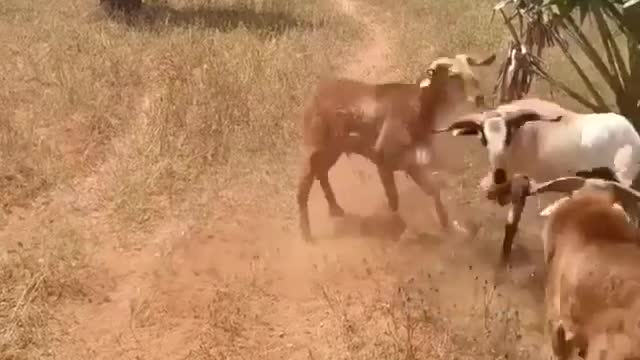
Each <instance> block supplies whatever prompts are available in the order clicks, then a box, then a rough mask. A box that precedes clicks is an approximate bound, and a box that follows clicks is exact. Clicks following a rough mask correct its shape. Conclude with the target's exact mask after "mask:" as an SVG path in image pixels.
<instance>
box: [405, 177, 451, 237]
mask: <svg viewBox="0 0 640 360" xmlns="http://www.w3.org/2000/svg"><path fill="white" fill-rule="evenodd" d="M407 174H408V175H409V177H410V178H411V180H413V181H414V182H415V183H416V185H418V186H419V187H420V189H422V191H424V192H425V193H426V194H427V195H429V196H431V198H433V201H434V202H435V207H436V213H437V215H438V220H439V221H440V225H441V226H442V227H443V228H444V229H450V223H449V215H448V213H447V210H446V209H445V207H444V204H443V203H442V199H441V198H440V189H439V188H438V186H437V185H436V184H435V183H434V182H433V179H432V178H431V176H430V175H429V173H428V172H427V171H426V168H424V167H419V166H412V167H410V168H409V169H408V170H407Z"/></svg>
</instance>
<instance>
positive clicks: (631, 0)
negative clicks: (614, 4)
mask: <svg viewBox="0 0 640 360" xmlns="http://www.w3.org/2000/svg"><path fill="white" fill-rule="evenodd" d="M638 3H640V0H629V1H627V2H625V3H624V5H622V7H623V8H625V9H626V8H628V7H631V6H633V5H637V4H638Z"/></svg>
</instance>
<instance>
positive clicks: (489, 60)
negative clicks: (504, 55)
mask: <svg viewBox="0 0 640 360" xmlns="http://www.w3.org/2000/svg"><path fill="white" fill-rule="evenodd" d="M495 60H496V54H495V53H494V54H491V55H489V57H487V58H486V59H484V60H481V61H478V60H476V59H475V58H473V57H471V56H467V64H469V66H488V65H491V64H493V62H494V61H495Z"/></svg>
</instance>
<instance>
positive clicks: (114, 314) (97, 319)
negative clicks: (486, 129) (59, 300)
mask: <svg viewBox="0 0 640 360" xmlns="http://www.w3.org/2000/svg"><path fill="white" fill-rule="evenodd" d="M336 1H339V5H340V7H341V8H342V9H343V11H344V12H345V13H346V14H348V15H349V16H352V17H354V18H355V19H356V20H358V21H359V22H360V23H361V24H362V26H363V27H365V29H366V31H365V33H366V34H367V35H368V37H367V38H366V39H365V40H364V42H363V43H362V44H357V45H356V46H357V47H358V48H357V51H356V54H355V55H354V56H353V57H351V58H349V59H348V63H347V65H346V66H345V67H344V69H343V71H342V75H344V76H348V77H352V78H359V79H365V80H369V81H386V80H392V79H394V78H395V77H397V73H396V72H395V71H394V69H393V66H392V63H391V62H390V60H389V58H390V54H391V52H392V51H393V48H392V47H393V46H394V45H393V43H392V42H391V41H390V40H389V37H390V34H392V32H393V29H394V27H393V26H392V25H393V24H392V23H391V22H390V21H389V20H390V19H389V18H387V17H385V16H384V14H380V13H379V12H376V11H374V9H373V7H370V6H368V5H367V4H366V3H364V2H360V1H356V0H336ZM150 90H151V89H150ZM157 96H158V94H155V93H154V92H153V91H149V92H148V93H147V94H145V95H144V96H141V97H140V100H139V101H138V103H137V108H138V113H139V116H140V119H139V120H140V121H144V120H145V119H146V117H147V112H148V108H149V104H150V103H152V102H154V101H156V100H155V98H156V97H157ZM439 145H440V146H442V148H441V149H442V151H446V153H447V154H448V157H449V158H450V159H451V160H452V165H451V167H450V168H448V169H445V170H441V172H440V175H439V178H441V179H443V180H442V181H443V183H444V184H446V185H447V188H446V191H445V194H446V196H445V199H446V200H447V205H448V206H449V209H450V211H451V213H452V215H453V216H454V217H455V218H457V219H461V220H463V221H465V222H468V223H471V224H472V225H475V227H476V228H477V230H478V233H477V234H476V236H475V237H473V238H462V237H453V236H447V235H444V234H441V233H440V232H439V229H438V226H437V222H436V221H435V218H434V213H433V203H432V201H431V200H430V199H429V198H428V197H427V196H426V195H424V194H422V193H421V192H420V191H419V190H418V188H417V187H416V186H415V185H414V184H413V183H411V182H409V181H408V179H407V178H405V177H404V176H400V175H396V179H397V181H398V185H399V188H400V202H401V213H402V216H403V218H404V219H405V220H406V221H407V222H408V223H409V224H410V225H411V226H415V227H417V228H420V229H422V230H424V231H425V232H426V233H427V234H428V235H425V236H422V237H420V238H419V239H416V240H409V241H394V240H391V239H388V238H378V237H373V236H359V235H357V234H354V233H347V234H344V233H343V234H342V235H341V236H338V235H340V234H338V235H336V236H334V235H333V234H332V233H333V231H334V230H335V229H338V230H340V229H343V228H349V226H350V225H354V224H350V222H353V221H350V220H345V221H342V222H341V223H332V222H331V221H330V220H329V219H328V216H327V209H326V203H325V201H324V199H323V197H322V195H321V192H320V189H319V186H317V185H314V188H313V190H312V195H311V199H310V204H311V219H312V228H313V231H314V233H315V234H316V235H318V237H319V241H318V243H317V244H313V245H311V244H306V243H304V242H302V240H301V239H300V238H299V237H298V235H297V227H296V218H295V209H292V208H288V209H287V210H286V211H283V212H282V213H279V212H266V211H265V210H264V208H263V207H262V206H261V204H260V202H262V201H267V202H272V203H282V204H288V205H289V204H293V201H292V199H293V198H294V192H295V190H294V189H293V188H291V189H290V190H289V192H286V193H282V194H265V193H263V191H262V189H261V188H257V187H251V186H250V185H248V184H250V183H247V182H237V183H235V184H231V185H229V186H228V187H227V188H226V189H224V191H223V192H221V193H219V194H218V196H217V199H219V200H220V201H219V203H217V204H213V205H212V206H213V207H214V210H215V211H213V214H212V216H210V217H209V218H207V219H206V221H202V220H200V218H196V217H194V218H189V217H185V216H183V215H180V216H175V217H171V216H168V217H166V218H165V219H164V221H162V222H161V223H160V224H159V226H158V227H157V228H156V229H155V230H154V231H153V233H152V235H151V236H149V237H148V238H145V241H136V237H137V236H139V235H137V234H136V233H131V234H130V236H129V237H128V238H120V237H119V238H113V241H110V240H109V241H106V240H105V242H104V243H102V244H100V246H99V247H98V248H96V249H94V250H93V251H92V256H91V259H90V261H91V263H92V266H93V268H94V269H98V270H97V271H94V272H90V273H87V274H86V278H85V279H84V280H85V281H84V282H85V283H87V284H90V288H91V291H90V292H89V293H88V294H85V296H83V297H81V298H79V299H67V300H65V302H64V304H62V305H61V306H59V307H58V308H56V318H57V320H59V321H58V322H57V323H56V324H57V325H52V326H56V327H57V332H58V333H61V334H64V336H61V337H59V338H54V339H50V341H51V342H52V343H54V344H55V346H53V347H52V348H53V349H54V350H52V351H51V352H50V353H49V354H48V355H49V356H50V357H53V358H58V359H88V358H93V359H166V360H171V359H176V360H177V359H259V358H264V359H374V358H376V359H381V358H398V359H399V358H406V359H410V358H421V359H426V358H442V359H446V358H451V357H450V356H451V354H456V355H457V356H458V357H460V358H467V357H468V358H495V357H497V356H504V355H505V354H508V355H510V356H516V355H519V356H521V357H522V358H525V357H526V356H527V355H526V352H527V351H529V350H531V349H532V346H533V349H536V348H537V347H538V346H539V345H540V344H541V343H542V333H541V328H540V322H539V318H540V315H539V313H538V311H539V310H540V308H539V303H540V293H539V286H538V285H539V284H538V283H537V282H536V278H535V277H531V276H530V274H531V273H532V271H533V270H532V269H533V265H532V264H533V263H534V262H535V261H534V260H535V259H536V258H537V256H536V255H538V254H537V253H536V252H535V251H533V250H536V249H537V248H538V247H537V244H536V243H535V241H532V242H525V239H526V238H527V235H528V233H530V232H531V231H534V230H535V227H533V226H530V227H529V228H528V229H527V228H525V229H523V232H522V233H521V234H520V235H519V239H520V240H519V241H520V243H521V244H525V243H526V244H530V245H531V247H532V252H524V251H521V249H516V250H515V251H514V252H515V254H514V257H515V261H516V263H517V265H516V269H515V270H514V273H513V274H512V275H511V276H510V280H512V281H511V282H510V283H505V284H503V285H501V286H500V287H498V288H497V289H494V287H493V266H494V263H495V262H496V260H497V255H498V248H499V236H500V227H499V226H496V225H495V221H494V223H487V222H486V221H485V218H484V217H485V216H486V217H491V216H493V215H492V214H494V213H496V211H497V209H496V208H495V207H494V206H491V205H486V206H485V205H482V206H480V207H479V206H477V205H474V206H472V205H471V204H470V203H469V202H465V201H464V197H465V196H463V195H460V194H458V192H460V191H463V192H467V191H472V192H473V190H468V189H470V188H472V187H473V186H475V184H476V183H477V177H474V176H475V175H472V174H471V173H470V172H469V173H468V172H466V167H467V166H468V164H467V163H464V162H462V161H461V159H462V158H463V156H462V155H463V154H464V153H466V152H469V151H477V150H478V149H479V147H473V145H468V142H465V141H464V140H460V141H458V140H457V139H456V140H452V139H447V140H442V141H441V142H440V143H439ZM474 145H475V144H474ZM104 164H105V165H103V166H102V167H99V168H98V169H97V170H96V171H94V172H92V173H90V174H88V176H86V177H84V178H81V179H78V180H76V181H74V185H73V189H68V188H63V189H55V190H53V192H52V194H51V196H50V199H52V200H50V202H51V203H53V204H55V203H56V202H65V201H68V200H69V198H71V197H77V196H79V195H78V194H82V196H83V198H82V199H79V200H78V199H75V200H74V201H77V202H78V203H81V204H82V206H83V207H84V208H83V209H82V211H83V214H84V215H83V218H84V221H88V222H92V223H93V224H94V225H93V226H94V229H93V230H94V231H95V233H100V234H109V233H110V232H115V231H114V230H113V229H110V228H108V226H107V225H105V224H104V222H102V221H101V216H102V215H104V214H101V213H99V212H91V211H90V209H91V208H92V204H93V205H95V204H96V203H98V202H100V201H101V200H100V198H92V196H91V194H94V193H95V192H94V191H92V189H93V188H94V187H100V186H101V182H100V179H101V176H102V175H104V173H103V172H104V171H107V170H106V169H107V168H108V164H109V159H106V160H105V162H104ZM296 165H297V164H296V162H295V161H291V162H290V165H287V168H286V171H288V172H291V173H296V172H297V167H296ZM476 168H477V167H476ZM448 175H456V176H460V175H463V176H468V177H469V178H468V179H465V180H464V181H461V180H451V178H450V177H448ZM265 176H267V177H268V176H269V175H268V174H265ZM330 179H331V182H332V184H333V185H334V188H335V191H336V195H337V197H338V200H339V202H340V203H341V204H342V205H343V207H344V208H345V209H346V210H347V211H348V212H350V213H353V214H360V215H372V216H373V215H375V216H378V217H377V218H372V219H374V221H377V222H376V224H377V225H378V226H379V227H381V228H383V229H384V228H389V227H390V226H391V224H390V223H389V224H387V223H385V221H387V222H388V221H389V220H388V218H386V217H385V216H384V214H385V210H386V200H385V198H384V195H383V192H382V187H381V185H380V183H379V181H378V178H377V175H376V173H375V170H374V168H373V167H372V166H371V165H370V164H368V163H367V162H366V161H364V160H362V159H360V158H357V157H353V158H342V159H341V160H340V161H339V162H338V164H337V165H336V166H335V167H334V168H333V170H332V171H331V173H330ZM463 188H465V189H463ZM193 196H197V194H194V195H193ZM47 206H48V207H47ZM55 209H56V208H55V207H52V206H51V205H49V203H47V204H44V205H42V206H40V207H37V208H36V210H33V211H34V212H38V211H39V212H47V211H48V212H50V213H51V214H50V216H55V211H56V210H55ZM87 209H89V210H87ZM28 218H29V214H20V213H18V214H14V215H13V216H12V218H11V219H9V220H8V225H7V226H6V227H5V230H3V231H4V232H5V235H6V234H9V233H12V232H13V233H16V232H20V231H21V230H20V229H27V228H28V227H27V226H26V225H25V222H26V221H29V220H28ZM25 219H26V220H25ZM376 219H377V220H376ZM492 219H495V217H493V218H492ZM498 224H499V223H498ZM387 230H388V229H387ZM23 231H24V230H23ZM140 236H141V235H140ZM101 239H109V238H108V237H106V236H103V237H101ZM127 244H141V245H135V246H128V245H127ZM519 246H521V245H519ZM526 254H530V255H527V256H525V255H526ZM532 259H533V260H532Z"/></svg>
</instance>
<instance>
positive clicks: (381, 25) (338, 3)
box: [0, 0, 570, 360]
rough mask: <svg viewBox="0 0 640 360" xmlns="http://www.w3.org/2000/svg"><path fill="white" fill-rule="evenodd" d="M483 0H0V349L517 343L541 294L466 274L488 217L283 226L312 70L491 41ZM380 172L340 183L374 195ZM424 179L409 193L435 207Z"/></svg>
mask: <svg viewBox="0 0 640 360" xmlns="http://www.w3.org/2000/svg"><path fill="white" fill-rule="evenodd" d="M493 2H494V1H493V0H483V1H482V2H477V1H474V0H455V1H451V2H443V1H439V0H438V1H435V0H430V1H423V0H409V1H405V2H402V4H401V6H399V5H398V2H396V1H390V0H348V1H347V0H335V1H330V0H306V1H293V0H262V1H258V0H240V1H232V0H192V1H186V0H169V1H144V2H143V4H142V7H141V8H140V9H139V11H137V12H136V13H135V14H132V16H127V17H126V18H123V17H119V16H118V15H117V14H114V16H106V14H105V13H104V12H103V11H102V10H101V9H100V7H99V6H98V5H99V2H97V1H84V0H64V1H61V2H55V3H54V2H50V1H45V0H5V1H3V2H2V4H0V42H1V43H2V44H3V46H1V47H0V56H1V57H2V59H5V61H3V62H0V79H1V81H2V84H3V86H2V87H0V170H1V171H0V204H1V206H0V244H2V245H1V246H0V280H1V281H2V290H1V291H0V358H1V359H43V358H64V359H87V358H99V359H102V358H117V359H120V358H123V359H124V358H131V359H143V358H144V359H236V358H237V359H248V358H257V359H261V358H264V359H270V358H296V359H298V358H303V359H305V358H306V359H310V360H315V359H318V360H320V359H370V358H392V359H393V358H397V359H400V358H402V359H411V358H416V359H417V358H424V357H425V356H429V357H430V358H441V359H447V358H450V355H451V353H456V354H459V355H460V357H461V358H465V357H468V358H478V357H479V358H487V359H489V358H491V359H493V358H496V357H499V356H504V355H505V354H508V355H509V358H514V357H518V358H526V354H525V352H526V350H527V346H526V345H527V344H525V342H526V341H524V340H523V339H525V340H527V341H529V342H531V343H533V344H536V345H539V344H540V341H539V339H538V336H539V331H538V330H537V329H533V330H532V329H531V328H535V324H536V321H537V320H535V319H537V318H535V316H534V315H531V314H529V315H527V316H526V318H527V320H526V321H524V320H522V319H521V317H520V316H516V311H518V312H519V313H520V314H522V313H524V312H535V300H532V297H531V296H529V295H530V294H529V293H528V292H527V291H526V290H522V289H507V290H505V295H504V296H503V297H502V300H500V301H496V300H495V299H494V300H492V301H489V302H484V301H483V300H482V299H484V298H485V296H488V294H490V293H491V291H489V289H490V288H491V286H490V285H486V284H485V285H476V283H477V282H476V281H473V280H474V278H477V277H478V276H480V278H487V277H488V274H489V273H490V271H491V267H490V265H487V261H486V258H487V257H489V256H492V255H487V254H488V253H490V254H494V253H495V254H497V251H495V249H496V247H495V244H493V243H492V242H493V241H492V239H493V238H494V237H499V236H496V235H495V234H494V233H496V234H499V233H500V232H501V227H500V224H501V222H499V221H494V222H492V219H489V220H488V221H484V223H485V224H484V227H483V228H482V229H481V231H480V232H479V235H478V238H481V240H483V241H479V242H478V243H477V246H476V245H474V246H473V247H471V246H462V245H460V243H459V242H456V241H457V240H454V239H440V238H439V237H437V236H434V238H429V239H426V240H424V242H425V244H422V245H419V246H414V245H415V244H414V245H412V244H401V245H399V246H396V245H390V244H389V243H378V242H376V241H373V240H362V239H359V238H357V237H356V238H354V237H348V238H346V239H341V240H340V241H332V240H331V239H326V240H325V239H323V240H322V241H321V242H320V244H319V245H317V247H307V245H302V242H301V241H299V240H300V239H297V238H296V237H295V235H294V234H295V228H296V227H295V226H294V224H295V221H296V220H295V215H294V214H295V196H294V195H293V194H294V189H295V180H296V178H297V176H296V175H297V173H296V171H297V169H298V167H297V163H296V160H297V158H298V155H299V154H298V150H299V148H298V146H297V145H298V140H299V139H298V137H299V134H298V130H299V127H298V125H299V124H298V122H297V120H298V118H299V116H300V110H301V109H302V106H303V105H304V103H305V101H306V99H307V96H308V94H309V93H310V90H311V88H312V87H313V86H314V85H315V83H316V80H317V79H319V78H320V77H321V76H326V75H329V74H338V73H342V74H343V75H345V76H349V77H353V78H362V77H365V74H366V70H362V72H358V71H359V69H360V68H361V67H362V68H365V66H364V65H365V64H364V63H367V64H366V65H368V66H369V67H371V68H373V69H374V70H375V71H376V72H384V71H386V70H389V69H399V76H400V77H401V78H404V79H410V80H409V81H411V80H412V79H414V78H415V76H416V75H417V74H418V73H420V72H421V71H422V70H423V68H424V66H426V65H427V64H428V63H429V59H431V58H432V57H434V56H437V55H451V54H455V53H458V52H470V53H473V52H475V53H478V54H479V55H485V54H486V53H487V52H488V51H490V52H494V51H496V52H497V51H499V49H500V46H502V45H505V44H506V41H507V40H508V37H507V35H508V34H507V33H506V30H505V29H504V27H503V25H502V24H501V23H500V22H499V21H494V22H491V21H490V9H491V6H492V4H493ZM483 8H486V13H483V10H482V9H483ZM385 14H388V15H389V16H388V17H385ZM374 29H375V30H380V31H377V32H376V31H372V30H374ZM435 29H447V32H443V31H435ZM372 33H373V34H374V38H372V37H371V36H370V35H371V34H372ZM376 34H385V35H386V37H387V39H386V40H389V41H388V44H387V43H386V42H385V43H382V44H377V42H378V41H383V40H385V39H382V40H381V38H379V37H376V36H378V35H376ZM371 47H373V48H374V50H379V49H378V48H376V47H379V48H380V49H384V50H385V51H386V52H385V53H384V54H382V55H381V56H375V59H369V58H367V57H368V56H369V55H370V54H372V53H374V54H377V53H376V52H375V51H374V52H368V51H365V50H367V49H368V48H371ZM384 55H389V56H388V57H385V56H384ZM354 59H355V60H354ZM359 61H362V63H363V64H362V66H361V65H360V64H359V63H358V62H359ZM347 64H349V65H351V66H350V67H349V68H350V69H354V70H352V72H350V73H346V74H345V73H343V72H342V71H343V69H344V68H345V65H347ZM385 67H386V68H387V69H382V68H385ZM491 71H492V70H489V71H486V70H483V71H482V73H481V74H482V75H485V74H488V75H493V74H492V73H491ZM374 75H375V74H374ZM482 79H483V80H486V79H489V81H484V82H483V84H482V86H483V88H485V89H488V90H489V91H490V89H491V86H492V85H493V78H492V77H487V76H482ZM367 80H368V79H367ZM567 81H570V80H567ZM544 90H546V88H540V89H538V91H544ZM458 153H459V152H458ZM469 158H470V159H471V160H470V161H473V164H474V165H478V164H479V165H480V167H481V166H482V165H483V161H484V157H482V159H480V160H478V161H477V162H475V161H476V160H474V159H473V157H469ZM338 165H339V164H338ZM339 168H340V166H338V170H336V171H342V170H340V169H339ZM349 169H352V168H351V167H349ZM465 171H466V170H465ZM474 171H482V169H480V170H478V167H476V168H475V169H471V170H470V171H469V173H468V174H469V176H465V177H464V178H461V179H460V180H459V182H458V183H456V184H453V186H452V187H449V188H448V189H447V190H446V192H447V197H452V196H453V195H457V194H454V193H457V192H459V191H460V190H461V189H462V190H463V191H467V188H468V187H474V186H475V183H477V181H476V180H475V175H474V174H473V172H474ZM341 175H345V173H344V171H342V174H341ZM330 176H333V175H332V174H330ZM375 176H376V175H374V176H372V178H373V182H374V183H376V181H377V179H376V178H375ZM343 178H344V176H343ZM336 184H338V182H336ZM376 186H378V185H374V186H373V187H371V186H368V185H366V186H365V185H362V186H355V185H354V186H353V187H352V188H350V189H349V191H351V192H352V193H353V195H354V196H356V195H358V194H359V195H362V196H360V197H359V198H358V199H359V200H357V201H356V202H360V203H364V204H365V205H370V206H371V207H372V208H373V207H376V206H377V205H376V204H377V199H378V198H376V196H378V197H379V199H380V201H384V200H383V194H382V193H381V192H379V193H377V194H375V191H378V190H380V189H379V188H377V187H376ZM343 190H344V189H343ZM400 190H401V191H402V188H401V189H400ZM338 191H340V190H338ZM416 191H418V190H416ZM313 196H314V195H313V193H312V197H313ZM419 196H421V195H416V196H415V197H414V196H408V197H404V196H402V195H401V198H406V199H407V200H403V201H401V206H408V205H411V204H414V205H416V204H419V207H420V208H421V209H422V208H427V209H428V208H429V204H425V201H423V200H422V199H420V198H419ZM427 201H428V200H427ZM478 204H479V205H473V206H484V205H483V204H481V203H478ZM358 205H362V204H358ZM313 206H314V205H312V207H313ZM348 206H349V205H347V206H345V207H347V208H348ZM363 206H364V205H363ZM411 206H412V205H411ZM416 206H418V205H416ZM470 207H471V206H470ZM320 209H321V210H319V211H325V210H326V209H324V208H322V207H320ZM474 210H475V209H474ZM420 211H422V210H420ZM485 212H486V211H485ZM419 216H420V217H421V219H422V218H424V217H426V216H428V215H424V217H423V214H420V215H419ZM494 220H495V219H494ZM523 230H524V229H523ZM523 232H526V231H523ZM449 240H450V241H449ZM484 240H486V241H484ZM438 244H439V245H438ZM423 246H426V247H428V249H425V248H424V247H423ZM451 252H457V253H456V256H455V258H454V257H452V256H451V255H450V254H451ZM461 252H462V253H463V255H461ZM469 264H473V266H474V268H473V270H471V268H470V265H469ZM468 267H469V270H467V268H468ZM445 270H446V271H445ZM435 273H440V274H442V278H440V279H439V280H437V279H434V278H433V277H432V276H431V275H430V274H435ZM407 276H414V279H415V282H414V283H413V284H405V281H404V280H403V279H405V278H406V277H407ZM479 281H480V280H479ZM398 284H402V287H401V288H402V289H404V290H403V291H405V290H406V291H405V292H400V293H397V290H398V288H399V287H398ZM316 285H322V286H320V287H317V286H316ZM482 286H484V287H485V290H480V288H481V287H482ZM436 290H437V291H436ZM438 292H448V293H447V294H446V295H438ZM408 294H410V295H408ZM453 297H456V298H457V299H459V300H460V301H453V302H452V301H449V300H450V299H451V298H453ZM533 299H535V297H533ZM520 300H522V301H520ZM453 304H456V306H458V307H457V308H449V307H448V306H447V305H452V306H453ZM461 307H464V310H461ZM507 309H508V311H507ZM531 309H534V310H531ZM523 317H525V316H523ZM534 318H535V319H534Z"/></svg>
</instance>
